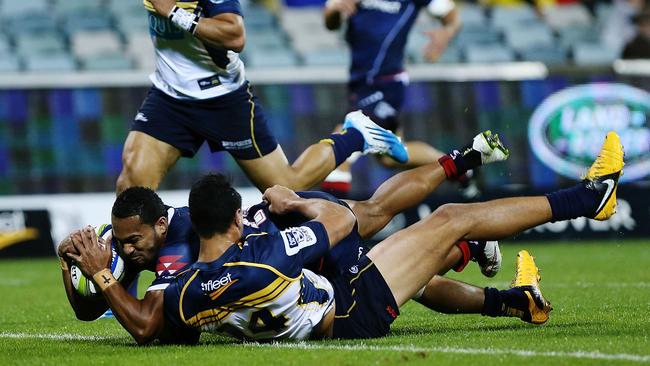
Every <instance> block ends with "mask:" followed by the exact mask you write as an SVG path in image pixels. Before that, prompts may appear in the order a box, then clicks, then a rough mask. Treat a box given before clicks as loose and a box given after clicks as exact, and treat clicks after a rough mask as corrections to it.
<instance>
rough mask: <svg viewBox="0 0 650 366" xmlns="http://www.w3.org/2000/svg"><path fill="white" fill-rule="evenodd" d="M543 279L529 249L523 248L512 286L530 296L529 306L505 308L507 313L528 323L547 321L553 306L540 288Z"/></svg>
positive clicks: (518, 257) (518, 256) (519, 255)
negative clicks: (523, 308) (525, 307)
mask: <svg viewBox="0 0 650 366" xmlns="http://www.w3.org/2000/svg"><path fill="white" fill-rule="evenodd" d="M541 279H542V277H541V276H540V274H539V269H538V268H537V266H536V265H535V261H534V260H533V257H532V256H531V255H530V254H529V253H528V251H526V250H522V251H520V252H519V253H517V274H516V276H515V280H514V281H513V282H512V286H511V287H512V289H516V290H519V291H521V292H522V293H523V294H524V295H525V296H526V297H527V298H528V308H527V309H525V310H522V309H516V308H512V307H509V308H506V309H505V310H506V314H507V315H509V316H516V317H518V318H520V319H521V320H523V321H525V322H528V323H533V324H544V323H546V321H547V320H548V316H549V313H550V312H551V310H553V308H552V307H551V303H550V302H548V301H547V300H546V299H545V298H544V296H543V295H542V291H541V290H540V288H539V281H540V280H541Z"/></svg>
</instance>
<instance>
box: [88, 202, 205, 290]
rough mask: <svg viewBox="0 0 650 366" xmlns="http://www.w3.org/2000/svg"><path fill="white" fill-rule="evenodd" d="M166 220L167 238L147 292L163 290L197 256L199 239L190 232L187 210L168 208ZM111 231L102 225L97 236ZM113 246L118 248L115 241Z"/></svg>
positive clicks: (190, 226) (190, 225)
mask: <svg viewBox="0 0 650 366" xmlns="http://www.w3.org/2000/svg"><path fill="white" fill-rule="evenodd" d="M167 219H168V222H169V226H168V228H167V238H166V239H165V243H164V244H163V246H162V247H161V248H160V252H159V253H158V258H156V264H155V267H154V273H155V276H156V278H155V279H154V280H153V282H152V283H151V285H150V286H149V288H148V289H147V291H155V290H164V289H165V288H166V287H167V285H168V284H169V283H170V282H171V281H172V279H173V278H174V276H175V275H176V274H177V273H178V272H181V271H183V270H186V269H188V268H189V267H190V265H191V264H192V263H194V262H196V259H197V258H198V255H199V247H200V243H199V237H198V236H197V235H196V234H195V233H194V230H192V223H191V222H190V213H189V208H187V207H176V208H174V207H170V208H169V209H168V210H167ZM111 229H112V226H111V225H102V226H101V227H100V228H99V231H98V234H99V235H100V236H103V237H106V235H107V234H108V233H109V232H110V231H111ZM113 244H114V245H116V247H117V248H119V246H118V245H117V243H115V241H113Z"/></svg>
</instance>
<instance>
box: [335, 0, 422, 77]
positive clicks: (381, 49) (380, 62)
mask: <svg viewBox="0 0 650 366" xmlns="http://www.w3.org/2000/svg"><path fill="white" fill-rule="evenodd" d="M425 5H426V2H425V1H420V0H406V1H400V0H362V1H360V2H359V5H358V10H357V12H356V13H355V14H354V16H352V17H350V19H349V20H348V28H347V31H346V40H347V42H348V43H349V44H350V49H351V51H352V65H351V67H350V74H351V75H350V79H351V81H360V80H364V79H370V80H372V79H373V78H375V77H377V76H382V75H389V74H395V73H398V72H401V71H403V69H404V52H405V48H406V41H407V38H408V33H409V31H410V30H411V27H412V26H413V23H414V22H415V19H416V18H417V15H418V13H419V11H420V9H421V8H422V7H423V6H425Z"/></svg>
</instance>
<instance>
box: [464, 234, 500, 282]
mask: <svg viewBox="0 0 650 366" xmlns="http://www.w3.org/2000/svg"><path fill="white" fill-rule="evenodd" d="M468 244H469V245H470V246H475V247H474V248H475V249H474V250H472V252H473V253H475V254H474V256H473V257H472V261H474V262H476V263H477V264H478V266H479V267H480V268H481V273H483V275H484V276H485V277H494V276H495V275H496V274H497V273H498V272H499V270H500V269H501V250H500V249H499V242H498V241H496V240H480V241H474V240H469V241H468Z"/></svg>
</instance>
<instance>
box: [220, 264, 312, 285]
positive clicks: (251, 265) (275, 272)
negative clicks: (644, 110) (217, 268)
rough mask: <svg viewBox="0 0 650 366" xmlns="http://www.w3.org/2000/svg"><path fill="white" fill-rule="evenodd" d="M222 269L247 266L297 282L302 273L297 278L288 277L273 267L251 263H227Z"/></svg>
mask: <svg viewBox="0 0 650 366" xmlns="http://www.w3.org/2000/svg"><path fill="white" fill-rule="evenodd" d="M223 266H224V267H234V266H248V267H257V268H264V269H266V270H269V271H271V272H273V273H274V274H275V275H276V276H278V277H280V278H282V279H284V280H287V281H291V282H294V281H298V280H299V279H300V278H301V277H302V273H300V275H299V276H298V277H289V276H286V275H284V274H283V273H282V272H280V271H278V270H277V269H275V267H273V266H269V265H268V264H262V263H253V262H228V263H224V264H223Z"/></svg>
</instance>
